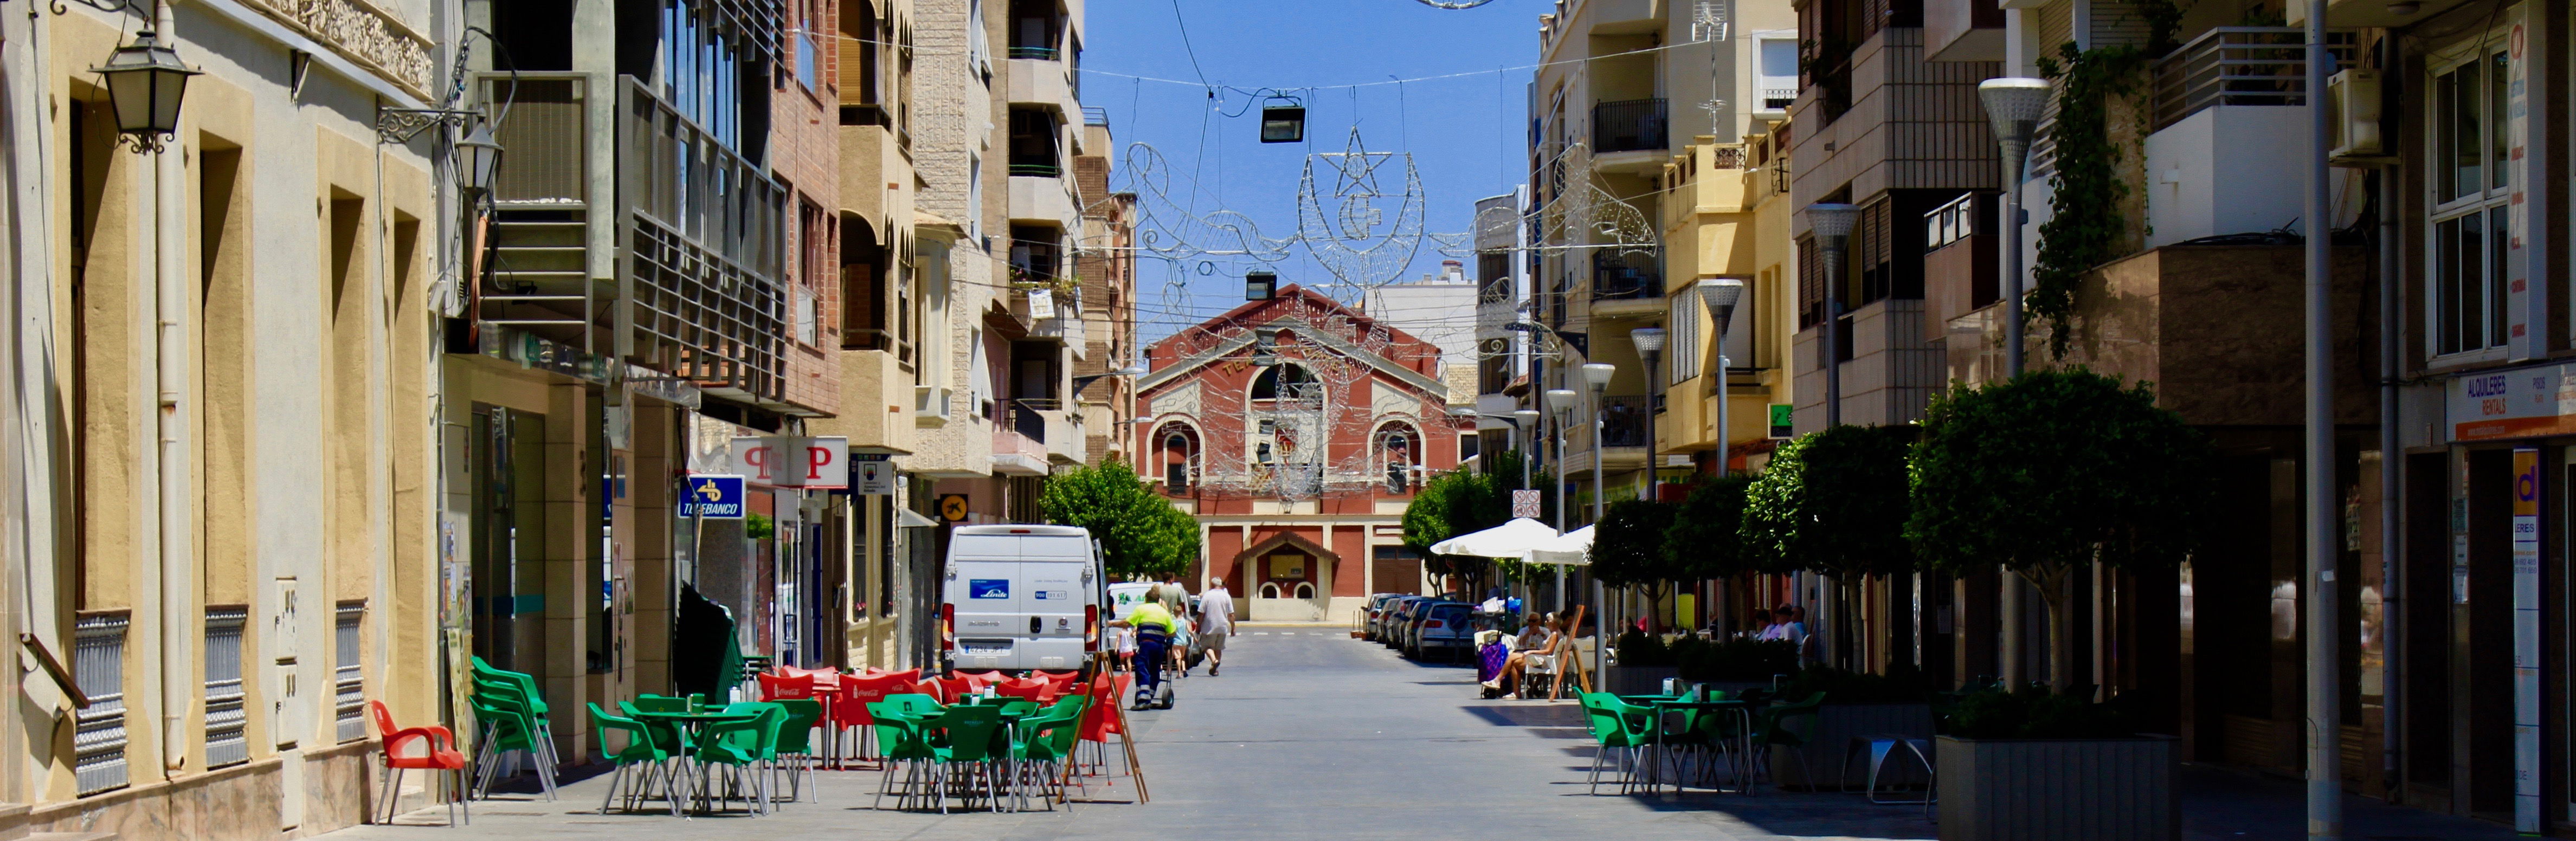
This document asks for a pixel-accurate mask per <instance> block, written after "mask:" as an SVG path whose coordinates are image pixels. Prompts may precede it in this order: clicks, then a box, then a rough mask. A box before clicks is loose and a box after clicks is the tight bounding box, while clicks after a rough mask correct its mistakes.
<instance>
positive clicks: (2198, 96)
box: [2155, 26, 2359, 131]
mask: <svg viewBox="0 0 2576 841" xmlns="http://www.w3.org/2000/svg"><path fill="white" fill-rule="evenodd" d="M2355 36H2356V33H2354V32H2352V31H2349V30H2345V31H2329V32H2327V33H2326V50H2327V51H2328V52H2331V53H2333V54H2334V57H2335V62H2336V64H2337V65H2338V66H2343V67H2351V66H2353V62H2354V61H2355V60H2356V58H2357V57H2358V55H2359V54H2358V52H2357V50H2358V49H2359V47H2358V46H2357V41H2356V37H2355ZM2305 40H2306V31H2305V30H2303V29H2300V28H2299V27H2295V26H2221V27H2217V28H2215V29H2211V30H2209V31H2208V32H2206V33H2203V34H2202V35H2201V36H2200V37H2198V38H2193V39H2191V43H2188V44H2184V45H2183V46H2182V48H2181V49H2177V50H2174V51H2173V52H2172V53H2170V54H2168V55H2166V56H2165V57H2164V58H2163V59H2162V60H2160V61H2158V62H2156V89H2155V117H2156V126H2155V127H2156V129H2157V130H2159V131H2161V130H2163V129H2164V128H2165V127H2166V126H2170V125H2173V124H2175V123H2179V122H2182V120H2183V118H2185V117H2189V116H2191V115H2193V114H2196V113H2199V112H2200V111H2201V109H2204V108H2208V107H2211V106H2214V105H2292V106H2295V105H2305V104H2307V47H2306V46H2305V43H2304V42H2305Z"/></svg>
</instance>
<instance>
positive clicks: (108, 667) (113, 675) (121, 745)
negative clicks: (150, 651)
mask: <svg viewBox="0 0 2576 841" xmlns="http://www.w3.org/2000/svg"><path fill="white" fill-rule="evenodd" d="M130 622H131V620H130V619H129V618H128V616H127V614H126V612H125V611H122V610H111V611H95V612H83V613H82V614H81V615H80V617H79V618H78V619H75V620H74V621H73V622H72V682H74V683H77V684H79V685H80V688H81V692H82V693H83V694H86V695H88V696H89V708H88V709H84V710H80V711H78V712H77V713H75V714H74V716H73V717H74V719H75V721H76V724H75V729H74V731H73V734H72V777H73V780H74V783H75V785H76V786H77V790H78V791H79V793H80V796H83V797H86V796H89V795H92V794H97V793H99V792H102V791H109V790H112V789H120V788H124V787H125V785H126V766H125V742H126V738H125V629H126V627H127V625H128V624H129V623H130Z"/></svg>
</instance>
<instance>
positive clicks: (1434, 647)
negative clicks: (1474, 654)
mask: <svg viewBox="0 0 2576 841" xmlns="http://www.w3.org/2000/svg"><path fill="white" fill-rule="evenodd" d="M1475 612H1476V609H1475V607H1474V606H1472V605H1465V604H1458V603H1455V602H1443V603H1440V604H1437V605H1433V606H1432V607H1431V609H1430V610H1429V611H1428V612H1426V613H1425V614H1424V615H1423V618H1422V621H1421V622H1420V623H1419V624H1418V625H1416V626H1415V628H1414V631H1413V656H1415V657H1418V658H1422V659H1426V660H1427V659H1430V658H1431V655H1432V653H1433V652H1435V651H1436V652H1439V653H1440V655H1441V657H1442V658H1443V659H1447V658H1451V657H1457V656H1459V655H1461V654H1463V653H1465V652H1468V651H1471V650H1473V649H1474V647H1475V640H1476V629H1475V626H1474V623H1472V622H1470V621H1469V619H1470V617H1472V616H1474V614H1475Z"/></svg>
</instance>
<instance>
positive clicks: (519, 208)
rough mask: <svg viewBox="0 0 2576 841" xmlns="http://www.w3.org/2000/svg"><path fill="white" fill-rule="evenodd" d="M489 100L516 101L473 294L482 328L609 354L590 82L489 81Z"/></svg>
mask: <svg viewBox="0 0 2576 841" xmlns="http://www.w3.org/2000/svg"><path fill="white" fill-rule="evenodd" d="M480 84H481V86H482V88H483V96H484V100H485V101H486V102H493V103H498V102H503V101H507V102H510V103H512V106H511V111H510V119H508V120H506V121H504V122H502V123H501V124H500V126H499V127H498V128H497V129H496V132H497V138H498V140H499V142H500V143H501V144H502V145H503V146H505V147H507V148H509V149H510V150H511V151H510V157H511V161H512V163H511V165H509V166H504V167H502V168H501V170H500V172H499V173H497V174H496V175H495V177H494V183H493V187H492V200H493V209H494V213H493V217H492V227H491V237H492V239H491V245H492V250H491V252H490V254H491V270H490V271H489V272H487V273H481V277H482V278H483V279H484V282H481V283H476V284H474V285H473V287H472V290H471V291H472V292H473V296H472V300H473V302H474V308H473V313H472V317H473V318H474V319H475V320H476V321H480V322H483V323H486V324H493V325H506V326H508V327H511V328H513V329H517V330H520V331H524V332H527V333H531V334H534V335H537V336H541V337H544V338H546V339H548V340H551V341H554V342H556V343H559V344H563V345H567V346H571V347H576V348H582V349H585V350H597V351H601V352H605V351H606V350H607V349H608V348H609V347H610V346H611V345H612V344H613V342H612V341H611V340H610V339H609V338H608V331H610V330H612V329H614V327H615V324H616V322H615V321H614V319H613V318H612V317H611V315H610V314H611V313H612V312H614V307H613V305H612V304H613V302H614V301H615V300H616V298H617V294H618V292H617V288H616V286H615V284H613V283H611V282H609V281H608V280H607V279H606V278H607V276H608V275H610V274H611V273H612V272H610V271H608V270H607V269H606V268H605V265H603V266H602V267H601V269H600V270H598V271H594V270H593V268H594V267H593V266H592V263H593V260H592V259H591V254H592V246H593V245H606V242H605V241H602V242H597V243H594V242H593V240H594V239H600V238H601V237H595V236H594V234H595V232H598V231H599V228H595V227H594V226H593V223H594V222H597V223H602V227H604V224H605V223H606V222H607V221H608V220H609V219H611V218H613V217H611V216H609V215H607V214H604V213H603V214H596V215H594V214H593V213H592V212H591V209H592V202H591V201H590V194H591V183H590V176H591V169H590V154H589V152H590V150H589V142H588V138H589V137H590V134H591V131H590V129H591V126H590V123H589V120H588V117H587V115H586V114H585V113H584V100H585V99H586V94H587V81H586V80H585V79H584V78H583V77H582V76H579V75H576V74H544V73H521V74H519V77H518V78H517V79H515V80H514V79H512V78H511V77H510V76H509V74H506V73H504V74H486V75H484V76H483V77H482V81H481V83H480Z"/></svg>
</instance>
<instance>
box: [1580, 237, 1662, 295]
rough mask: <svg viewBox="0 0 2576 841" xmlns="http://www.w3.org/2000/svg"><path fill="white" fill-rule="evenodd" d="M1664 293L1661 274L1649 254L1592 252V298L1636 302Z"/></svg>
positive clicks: (1607, 251) (1609, 251)
mask: <svg viewBox="0 0 2576 841" xmlns="http://www.w3.org/2000/svg"><path fill="white" fill-rule="evenodd" d="M1663 296H1664V273H1663V271H1662V270H1661V269H1658V268H1657V267H1656V266H1655V258H1654V256H1653V255H1648V254H1620V253H1615V252H1613V251H1611V250H1607V249H1605V250H1602V251H1598V252H1595V253H1594V254H1593V255H1592V300H1595V301H1636V300H1647V299H1653V298H1661V297H1663Z"/></svg>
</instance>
